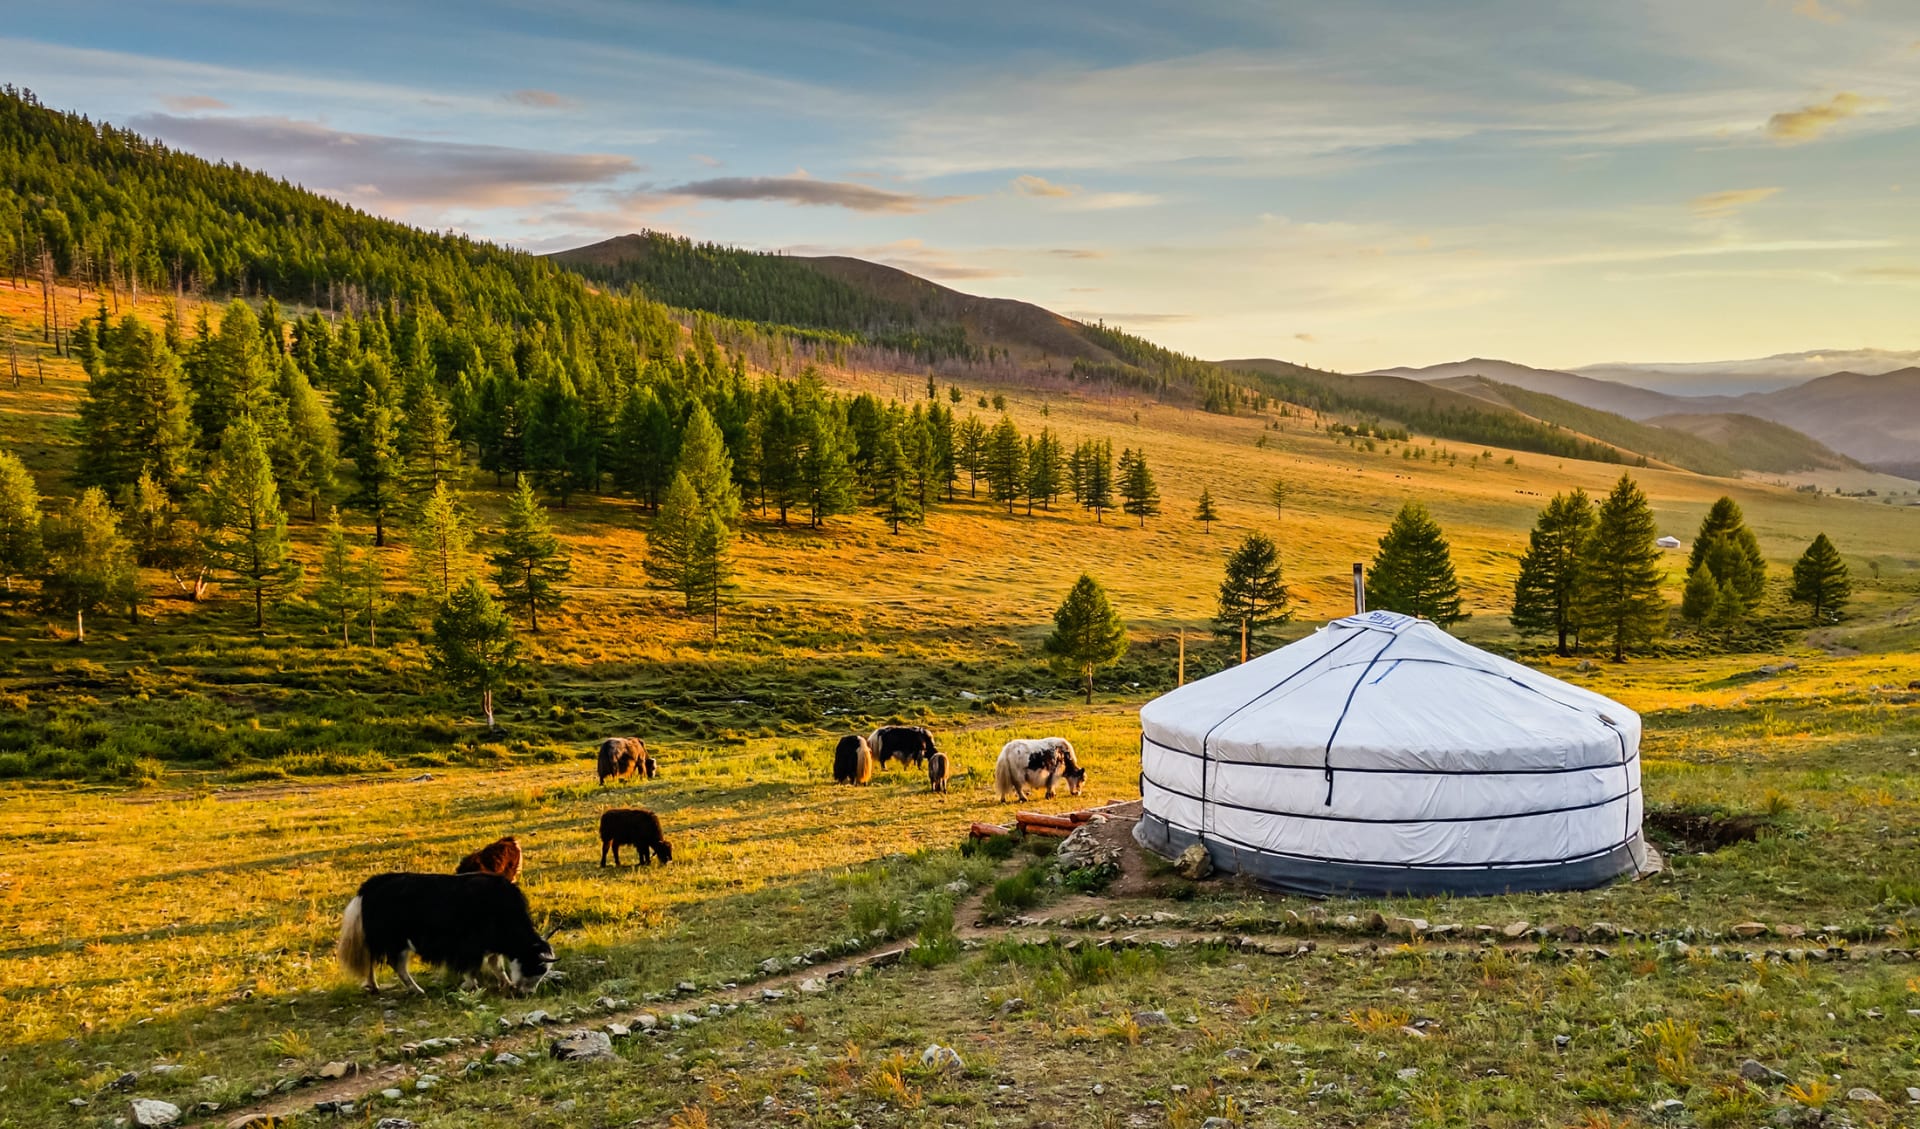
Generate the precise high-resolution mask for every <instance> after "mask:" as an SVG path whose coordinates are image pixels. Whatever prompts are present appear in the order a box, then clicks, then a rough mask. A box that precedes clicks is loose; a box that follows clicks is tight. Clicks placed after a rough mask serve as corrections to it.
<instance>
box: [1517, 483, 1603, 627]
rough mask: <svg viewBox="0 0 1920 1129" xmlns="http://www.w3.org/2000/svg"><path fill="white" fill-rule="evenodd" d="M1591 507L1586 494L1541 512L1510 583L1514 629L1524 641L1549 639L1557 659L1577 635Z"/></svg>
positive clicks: (1561, 499) (1556, 500)
mask: <svg viewBox="0 0 1920 1129" xmlns="http://www.w3.org/2000/svg"><path fill="white" fill-rule="evenodd" d="M1593 524H1594V515H1593V501H1592V499H1590V498H1588V497H1587V492H1586V491H1585V490H1578V489H1576V490H1574V491H1573V492H1572V493H1570V494H1556V495H1554V497H1553V500H1552V501H1551V502H1549V503H1547V507H1546V509H1543V510H1541V511H1540V517H1539V519H1538V520H1537V521H1535V522H1534V526H1533V532H1532V533H1531V534H1529V535H1528V538H1527V551H1526V554H1525V555H1523V556H1522V557H1521V558H1520V575H1519V577H1518V578H1517V579H1516V580H1515V581H1514V583H1513V616H1512V619H1513V626H1514V628H1515V629H1516V630H1518V631H1519V632H1520V633H1521V634H1523V635H1551V636H1553V637H1554V640H1555V649H1556V650H1557V651H1558V653H1560V654H1561V655H1566V654H1569V653H1571V652H1570V650H1569V647H1568V644H1569V641H1570V639H1572V638H1573V637H1574V636H1575V634H1576V632H1577V630H1578V623H1577V621H1576V620H1575V618H1574V600H1575V597H1576V596H1577V595H1578V593H1579V588H1580V554H1581V552H1582V551H1583V550H1584V549H1585V548H1586V543H1587V538H1588V537H1591V536H1592V535H1593Z"/></svg>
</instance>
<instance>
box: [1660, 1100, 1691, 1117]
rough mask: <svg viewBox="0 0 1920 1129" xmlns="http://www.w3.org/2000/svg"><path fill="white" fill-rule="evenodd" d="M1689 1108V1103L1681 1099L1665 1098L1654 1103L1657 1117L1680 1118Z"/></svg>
mask: <svg viewBox="0 0 1920 1129" xmlns="http://www.w3.org/2000/svg"><path fill="white" fill-rule="evenodd" d="M1686 1108H1687V1103H1685V1102H1683V1101H1681V1100H1680V1099H1679V1098H1665V1099H1663V1100H1661V1101H1657V1102H1655V1103H1653V1115H1654V1116H1655V1117H1678V1116H1680V1114H1681V1112H1682V1111H1683V1110H1685V1109H1686Z"/></svg>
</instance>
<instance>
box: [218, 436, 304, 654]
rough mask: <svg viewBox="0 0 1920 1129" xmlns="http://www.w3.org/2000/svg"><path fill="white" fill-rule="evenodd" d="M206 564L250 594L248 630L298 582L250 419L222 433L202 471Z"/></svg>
mask: <svg viewBox="0 0 1920 1129" xmlns="http://www.w3.org/2000/svg"><path fill="white" fill-rule="evenodd" d="M201 524H202V525H203V526H205V533H204V536H205V538H206V547H207V559H208V562H209V563H210V564H211V565H212V567H213V569H214V571H216V572H223V573H226V574H227V575H229V576H230V577H232V579H233V582H234V584H235V585H236V586H237V587H240V588H243V589H245V590H247V591H249V592H251V593H253V625H254V626H255V627H265V626H266V625H267V613H266V605H267V600H268V598H269V597H271V598H273V599H275V600H278V599H279V598H280V597H281V596H283V595H284V594H286V593H287V592H289V591H291V590H292V589H294V588H295V587H297V586H298V585H299V583H300V563H299V562H298V561H296V560H295V559H294V557H293V544H292V542H291V541H290V540H289V539H288V537H287V514H286V511H285V510H283V509H281V508H280V490H279V487H277V486H276V485H275V484H274V481H273V464H272V462H271V461H270V460H269V459H268V458H267V444H266V440H265V438H264V437H262V436H261V434H260V429H259V428H257V427H255V426H254V423H253V418H252V417H251V416H241V417H240V418H239V419H237V420H235V421H234V422H233V423H232V424H231V425H230V426H228V428H227V433H226V435H225V436H223V437H222V438H221V440H220V450H219V451H218V452H216V453H215V454H214V457H213V463H212V465H211V466H210V467H209V468H208V471H207V495H206V499H205V511H204V516H203V517H202V519H201Z"/></svg>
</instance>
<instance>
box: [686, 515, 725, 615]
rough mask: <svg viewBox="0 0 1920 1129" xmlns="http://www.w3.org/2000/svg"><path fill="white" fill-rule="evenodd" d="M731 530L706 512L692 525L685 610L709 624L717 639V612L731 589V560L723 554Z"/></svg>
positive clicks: (718, 516) (718, 612) (717, 516)
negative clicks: (702, 616)
mask: <svg viewBox="0 0 1920 1129" xmlns="http://www.w3.org/2000/svg"><path fill="white" fill-rule="evenodd" d="M732 537H733V531H732V530H730V529H728V528H727V524H726V523H725V522H723V521H721V520H720V515H719V514H713V513H709V514H707V515H705V516H704V517H702V518H701V519H700V521H699V522H698V523H697V524H696V525H695V526H694V530H693V541H692V553H691V555H690V558H689V561H690V565H691V567H690V568H689V569H688V573H687V577H686V580H685V585H686V591H687V611H688V612H689V613H691V614H693V615H704V616H707V617H709V618H710V620H711V621H712V623H713V637H714V639H716V640H718V639H719V638H720V609H721V607H722V606H723V605H724V604H725V603H726V594H727V591H728V589H730V588H732V587H733V558H732V557H731V556H730V555H729V554H728V552H727V546H728V545H729V543H730V542H731V540H732Z"/></svg>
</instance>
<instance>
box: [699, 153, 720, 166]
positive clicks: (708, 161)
mask: <svg viewBox="0 0 1920 1129" xmlns="http://www.w3.org/2000/svg"><path fill="white" fill-rule="evenodd" d="M693 159H694V161H695V162H696V163H698V164H702V165H705V166H707V167H708V168H710V169H717V168H719V167H721V166H722V165H725V164H726V162H725V161H723V160H721V159H720V158H718V157H710V156H708V155H707V154H705V153H695V154H694V155H693Z"/></svg>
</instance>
